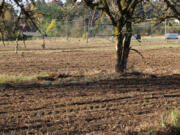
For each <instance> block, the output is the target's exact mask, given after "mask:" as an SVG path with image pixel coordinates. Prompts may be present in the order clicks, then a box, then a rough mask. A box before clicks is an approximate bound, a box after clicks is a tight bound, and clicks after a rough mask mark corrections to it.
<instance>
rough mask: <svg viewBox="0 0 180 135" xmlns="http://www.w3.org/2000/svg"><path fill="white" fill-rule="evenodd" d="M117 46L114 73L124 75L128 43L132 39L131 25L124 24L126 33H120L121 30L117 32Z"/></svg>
mask: <svg viewBox="0 0 180 135" xmlns="http://www.w3.org/2000/svg"><path fill="white" fill-rule="evenodd" d="M118 31H119V34H118V35H117V46H116V67H115V70H116V72H121V73H124V72H125V71H126V67H127V61H128V56H129V50H130V42H131V37H132V24H131V22H128V23H126V32H125V33H122V32H121V29H119V30H118Z"/></svg>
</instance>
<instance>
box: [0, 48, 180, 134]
mask: <svg viewBox="0 0 180 135" xmlns="http://www.w3.org/2000/svg"><path fill="white" fill-rule="evenodd" d="M140 51H141V53H142V54H143V56H144V58H143V59H142V58H141V57H140V56H138V55H137V54H136V53H131V55H130V59H129V64H128V71H129V72H130V73H129V74H126V75H124V76H122V75H116V74H114V73H112V74H109V72H110V71H113V66H114V63H115V55H114V50H111V49H110V50H108V49H107V50H102V49H97V50H88V49H86V50H81V49H79V50H71V49H70V50H68V51H67V50H65V51H62V52H50V53H49V52H48V53H33V52H25V53H24V54H23V55H22V54H13V53H9V54H7V53H1V54H0V56H1V60H0V65H1V68H0V73H1V74H9V75H19V74H22V75H31V74H37V73H41V72H48V73H61V72H62V73H66V74H68V73H69V74H77V73H78V75H79V76H80V79H81V82H74V83H72V82H69V83H68V82H65V83H59V84H58V83H56V84H55V85H47V84H42V83H41V84H37V83H34V85H33V84H31V83H27V84H26V83H25V84H18V85H13V84H9V85H2V86H1V89H0V134H13V135H14V134H17V135H19V134H55V135H56V134H57V135H63V134H64V135H65V134H66V135H67V134H68V135H69V134H70V135H71V134H73V135H74V134H93V135H97V134H107V135H112V134H115V135H117V134H122V135H125V134H130V135H132V134H143V133H144V131H145V130H147V128H149V127H152V126H155V125H157V124H158V123H159V121H161V116H163V115H165V114H166V113H167V112H168V111H169V110H170V109H171V108H174V107H175V108H177V109H180V70H179V69H180V68H179V67H180V49H179V48H176V49H175V48H163V49H156V50H153V49H151V50H140ZM96 73H98V77H99V78H98V79H97V80H93V81H88V80H87V78H93V77H94V76H96ZM101 73H103V74H106V73H108V74H109V76H108V77H106V79H103V77H102V78H101ZM81 77H82V78H81ZM96 77H97V76H96ZM82 80H84V81H82Z"/></svg>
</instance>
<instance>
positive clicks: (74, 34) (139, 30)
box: [43, 19, 180, 43]
mask: <svg viewBox="0 0 180 135" xmlns="http://www.w3.org/2000/svg"><path fill="white" fill-rule="evenodd" d="M46 25H47V26H46V28H45V29H43V32H44V33H46V35H47V37H64V38H66V39H67V40H70V39H71V38H81V39H84V40H85V41H86V42H87V43H88V42H89V41H91V40H93V39H96V38H101V39H104V40H109V41H112V42H114V29H113V26H112V25H111V24H110V23H104V22H103V23H102V22H99V23H97V22H92V21H88V20H84V19H79V20H72V21H63V22H62V21H61V20H52V21H51V22H46ZM166 33H180V24H179V23H176V22H175V21H174V20H173V21H172V20H170V21H165V22H163V23H159V24H158V23H157V22H154V21H148V22H144V23H139V24H133V33H132V34H133V35H135V34H139V35H141V37H142V41H143V39H144V40H145V41H147V40H150V41H153V40H154V41H156V40H157V41H159V40H164V39H165V34H166ZM152 37H153V38H152Z"/></svg>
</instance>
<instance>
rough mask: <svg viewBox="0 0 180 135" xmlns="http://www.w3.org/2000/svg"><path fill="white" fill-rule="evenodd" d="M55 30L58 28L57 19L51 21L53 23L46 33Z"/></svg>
mask: <svg viewBox="0 0 180 135" xmlns="http://www.w3.org/2000/svg"><path fill="white" fill-rule="evenodd" d="M53 28H56V19H52V20H51V23H50V24H49V26H48V27H47V30H46V33H48V32H50V31H52V29H53Z"/></svg>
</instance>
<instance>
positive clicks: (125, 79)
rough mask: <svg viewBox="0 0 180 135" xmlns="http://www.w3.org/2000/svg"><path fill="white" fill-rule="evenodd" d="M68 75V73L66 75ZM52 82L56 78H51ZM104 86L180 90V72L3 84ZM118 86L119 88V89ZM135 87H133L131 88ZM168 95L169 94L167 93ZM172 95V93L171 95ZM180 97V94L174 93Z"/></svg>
mask: <svg viewBox="0 0 180 135" xmlns="http://www.w3.org/2000/svg"><path fill="white" fill-rule="evenodd" d="M66 77H68V75H67V76H66ZM71 77H72V76H71ZM51 80H52V82H53V81H54V80H55V79H53V78H52V79H51ZM92 86H93V87H98V88H99V87H102V88H108V89H110V90H113V88H115V89H116V90H118V91H119V92H120V93H126V92H130V91H134V88H135V89H136V90H137V91H143V92H148V91H149V89H150V91H156V90H171V89H172V90H180V74H173V75H165V76H156V75H154V74H143V73H139V72H133V73H127V74H123V75H120V76H119V77H115V78H112V79H104V80H98V81H89V82H87V81H84V82H78V81H77V82H76V83H72V82H67V83H58V84H53V85H51V84H50V85H47V84H40V83H38V82H34V83H19V84H18V83H17V84H9V83H8V84H1V87H3V88H17V89H18V88H20V89H21V90H22V89H26V90H27V89H32V88H49V87H51V88H61V87H63V88H65V87H81V88H85V87H92ZM117 87H118V89H117ZM131 88H133V89H131ZM167 96H168V95H167ZM171 96H172V95H171ZM174 96H176V97H180V95H174Z"/></svg>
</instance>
